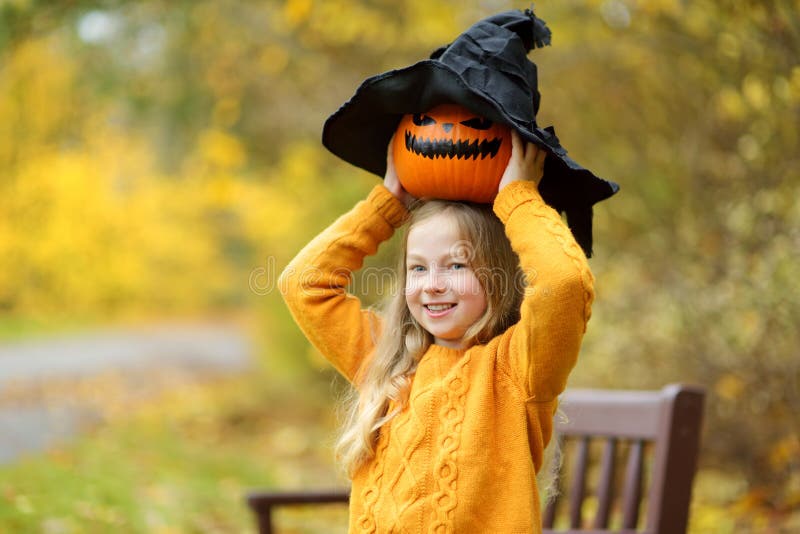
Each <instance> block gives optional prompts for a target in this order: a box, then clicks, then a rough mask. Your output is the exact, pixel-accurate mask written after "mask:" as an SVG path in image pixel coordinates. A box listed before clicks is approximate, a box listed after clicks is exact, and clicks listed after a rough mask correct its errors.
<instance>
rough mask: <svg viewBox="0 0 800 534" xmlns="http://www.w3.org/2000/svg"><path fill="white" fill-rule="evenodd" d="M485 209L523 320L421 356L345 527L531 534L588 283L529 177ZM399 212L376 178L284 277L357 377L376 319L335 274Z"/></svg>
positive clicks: (358, 259)
mask: <svg viewBox="0 0 800 534" xmlns="http://www.w3.org/2000/svg"><path fill="white" fill-rule="evenodd" d="M494 209H495V213H497V215H498V217H499V218H500V220H501V221H503V223H504V224H505V228H506V234H507V235H508V238H509V239H510V240H511V244H512V246H513V247H514V250H515V251H516V252H517V254H518V255H519V257H520V265H521V267H522V269H523V271H524V272H525V274H526V279H527V280H528V287H527V288H526V292H525V297H524V299H523V302H522V306H521V309H520V321H519V322H518V323H517V324H516V325H514V326H512V327H511V328H509V329H508V330H507V331H506V332H504V333H502V334H500V335H499V336H497V337H496V338H494V339H492V340H491V341H490V342H489V343H488V344H486V345H477V346H474V347H470V348H469V349H467V350H454V349H449V348H446V347H442V346H439V345H432V346H431V347H430V348H429V349H428V351H427V352H426V353H425V354H423V355H422V356H421V358H420V360H419V363H418V365H417V369H416V372H415V374H414V375H413V376H412V377H411V391H410V393H409V401H408V404H407V405H406V406H405V407H404V408H403V410H402V411H400V413H398V414H397V416H395V417H394V418H393V419H392V420H391V421H389V422H388V423H387V424H386V425H384V426H383V427H382V428H381V430H380V433H379V438H378V443H377V445H376V452H375V456H374V458H372V460H370V461H369V462H368V463H367V464H365V465H364V466H362V467H361V468H360V469H359V470H358V471H357V472H356V473H355V475H354V477H353V489H352V497H351V500H350V532H351V533H376V534H377V533H380V534H382V533H389V532H398V533H399V532H435V533H462V532H463V533H471V532H492V533H494V532H502V533H510V534H515V533H531V532H533V533H537V532H540V531H541V520H540V510H539V494H538V488H537V487H536V471H537V469H538V468H539V466H540V465H541V461H542V451H543V450H544V447H545V446H546V445H547V442H548V441H549V440H550V436H551V434H552V427H553V414H554V412H555V410H556V406H557V398H558V395H559V394H560V393H561V392H562V391H563V389H564V388H565V387H566V382H567V377H568V376H569V373H570V371H571V369H572V368H573V366H574V365H575V362H576V360H577V356H578V352H579V350H580V344H581V340H582V337H583V333H584V331H585V327H586V321H587V320H588V319H589V316H590V313H591V303H592V299H593V296H594V293H593V279H592V275H591V272H590V271H589V268H588V265H587V263H586V258H585V256H584V255H583V252H582V250H581V249H580V247H579V246H578V245H577V243H575V241H574V240H573V238H572V234H571V233H570V232H569V229H568V228H567V227H566V226H565V225H564V223H563V222H562V221H561V218H560V217H559V215H558V214H557V213H556V212H555V211H554V210H552V209H551V208H549V207H548V206H547V205H545V203H544V202H543V201H542V199H541V197H540V196H539V193H538V191H537V189H536V187H535V186H534V185H533V184H531V183H525V182H515V183H512V184H509V185H508V186H506V187H505V188H504V189H503V190H502V191H501V192H500V193H499V194H498V195H497V199H496V200H495V203H494ZM404 218H405V211H404V208H403V206H402V204H400V202H399V201H397V200H396V199H395V198H394V197H393V196H392V195H391V193H389V192H388V191H387V190H386V189H385V188H384V187H383V186H376V187H375V189H373V191H372V192H371V193H370V195H369V197H368V198H367V199H366V200H365V201H362V202H360V203H358V204H357V205H356V207H355V208H354V209H353V210H352V211H350V212H349V213H347V214H345V215H344V216H342V217H340V218H339V219H338V220H337V221H336V222H335V223H333V225H331V226H330V227H329V228H328V229H326V230H325V231H324V232H322V234H320V235H319V236H318V237H317V238H315V239H314V240H313V241H312V242H311V243H310V244H309V245H307V246H306V247H305V248H304V249H303V250H302V251H301V252H300V253H299V254H298V256H297V257H296V258H295V259H294V260H293V261H292V263H291V264H290V265H289V266H288V267H287V268H286V270H285V271H284V273H283V274H282V275H281V283H280V287H281V290H282V292H283V294H284V298H285V300H286V303H287V305H288V306H289V309H290V311H291V312H292V315H293V316H294V318H295V320H296V321H297V322H298V324H299V325H300V327H301V328H302V329H303V331H304V332H305V333H306V335H307V336H308V338H309V340H311V342H312V343H314V345H315V346H317V348H318V349H319V350H320V351H321V352H322V353H323V355H324V356H325V357H326V358H328V359H329V360H330V361H331V363H332V364H333V365H334V366H335V367H336V369H338V370H339V371H340V372H341V373H342V374H344V376H346V377H347V378H348V380H350V381H351V382H354V383H357V382H358V380H357V377H358V376H359V372H360V369H361V367H362V365H363V364H364V362H365V361H368V359H369V356H370V355H371V354H372V351H373V350H374V338H373V334H374V332H375V330H376V329H375V327H374V324H375V322H378V323H379V322H380V319H379V318H378V317H377V316H375V315H373V314H372V313H371V312H368V311H364V310H362V309H361V304H360V302H359V301H358V299H356V298H355V297H353V296H351V295H348V294H347V293H346V291H345V286H346V284H347V283H349V276H344V275H343V274H342V273H351V272H353V271H355V270H356V269H358V268H360V266H361V265H362V263H363V260H364V257H365V256H366V255H368V254H372V253H374V252H375V251H376V250H377V248H378V246H379V244H380V243H381V242H382V241H384V240H386V239H388V238H389V237H390V236H391V234H392V232H393V230H394V228H396V227H397V226H398V225H399V224H401V223H402V221H403V219H404ZM307 272H313V273H314V274H315V275H314V276H302V273H307ZM378 328H380V325H379V324H378Z"/></svg>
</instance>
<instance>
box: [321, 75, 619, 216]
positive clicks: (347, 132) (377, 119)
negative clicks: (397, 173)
mask: <svg viewBox="0 0 800 534" xmlns="http://www.w3.org/2000/svg"><path fill="white" fill-rule="evenodd" d="M490 94H491V93H489V94H487V93H483V92H478V91H475V90H473V89H472V88H470V87H469V86H468V85H467V84H466V83H465V82H464V80H463V79H462V78H461V76H459V74H458V73H456V72H455V71H454V70H452V69H451V68H450V67H448V66H447V65H445V64H443V63H441V62H439V61H436V60H424V61H420V62H419V63H416V64H414V65H411V66H410V67H407V68H404V69H400V70H393V71H389V72H385V73H383V74H379V75H377V76H373V77H371V78H368V79H367V80H365V81H364V82H363V83H362V84H361V86H360V87H359V88H358V89H357V90H356V92H355V94H354V95H353V97H352V98H351V99H350V100H348V101H347V102H345V104H344V105H342V107H341V108H339V110H338V111H336V112H335V113H334V114H333V115H331V116H330V117H329V118H328V120H327V121H326V122H325V125H324V127H323V130H322V143H323V145H325V147H326V148H328V150H330V151H331V152H333V153H334V154H335V155H337V156H339V157H340V158H342V159H344V160H345V161H347V162H349V163H351V164H353V165H355V166H356V167H360V168H362V169H364V170H367V171H369V172H371V173H373V174H376V175H378V176H380V177H383V176H384V175H385V173H386V150H387V146H388V144H389V141H390V140H391V138H392V135H393V134H394V132H395V130H396V129H397V125H398V123H399V122H400V119H401V118H402V116H403V115H405V114H407V113H419V112H422V111H426V110H428V109H431V108H433V107H435V106H438V105H439V104H444V103H455V104H459V105H461V106H464V107H466V108H467V109H470V110H472V111H473V112H474V113H476V114H478V115H482V116H484V117H486V118H488V119H491V120H492V121H495V122H498V123H501V124H505V125H507V126H509V127H511V128H513V129H514V130H516V131H517V132H519V133H520V135H521V136H522V137H523V139H525V140H527V141H530V142H532V143H535V144H537V145H539V146H541V147H543V148H544V149H545V150H547V152H548V153H549V155H548V157H547V159H546V160H545V173H544V178H543V179H542V182H541V183H540V185H539V191H540V193H541V194H542V198H543V199H544V200H545V202H547V203H548V204H550V205H551V206H553V207H554V208H556V209H557V210H559V211H570V210H572V209H575V208H587V207H591V206H592V205H593V204H595V203H596V202H599V201H601V200H604V199H606V198H608V197H610V196H611V195H613V194H614V193H616V192H617V190H618V189H619V187H618V186H617V184H615V183H614V182H610V181H607V180H604V179H602V178H599V177H597V176H595V175H594V174H593V173H592V172H591V171H589V170H588V169H585V168H584V167H582V166H581V165H579V164H578V163H576V162H575V161H573V160H572V159H571V158H569V157H568V156H567V151H566V150H565V149H564V148H563V147H562V146H561V144H560V142H559V141H558V138H557V137H556V136H555V133H554V132H553V131H552V130H551V129H547V130H545V129H542V128H538V127H537V126H536V125H535V121H531V123H530V124H522V123H520V121H519V120H515V119H514V118H513V117H511V116H510V115H509V114H508V113H506V112H505V110H504V109H503V106H502V105H500V104H499V103H498V102H497V101H495V100H493V99H492V98H491V96H490Z"/></svg>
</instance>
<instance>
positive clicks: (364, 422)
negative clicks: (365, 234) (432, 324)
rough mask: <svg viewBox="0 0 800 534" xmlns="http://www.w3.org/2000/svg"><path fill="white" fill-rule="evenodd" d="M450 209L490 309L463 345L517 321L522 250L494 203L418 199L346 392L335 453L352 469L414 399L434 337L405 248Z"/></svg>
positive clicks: (491, 335) (488, 337) (484, 340)
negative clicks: (414, 301) (409, 275)
mask: <svg viewBox="0 0 800 534" xmlns="http://www.w3.org/2000/svg"><path fill="white" fill-rule="evenodd" d="M438 215H446V216H448V217H452V219H453V221H455V223H456V225H457V228H458V229H459V232H460V234H461V235H460V237H461V240H460V241H459V242H458V244H457V246H459V247H460V249H459V250H458V251H454V252H455V253H456V254H457V255H459V256H464V257H466V258H467V260H468V263H469V265H470V267H471V268H472V270H473V272H475V274H476V276H477V278H478V280H479V281H480V284H481V287H482V289H483V291H484V292H485V293H486V302H487V306H486V311H485V312H484V314H483V315H482V316H481V317H480V318H479V319H478V320H477V321H476V322H475V324H473V325H472V326H471V327H470V328H468V329H467V331H466V333H465V335H464V340H465V344H464V346H465V347H470V346H473V345H476V344H484V343H487V342H488V341H489V340H491V339H492V338H494V337H495V336H497V335H499V334H501V333H502V332H504V331H505V330H506V329H507V328H508V327H510V326H511V325H513V324H515V323H516V322H517V321H519V313H520V304H521V302H522V295H523V292H524V277H523V274H522V271H521V269H520V267H519V258H518V257H517V255H516V253H515V252H514V251H513V250H512V248H511V243H510V242H509V241H508V238H507V237H506V235H505V228H504V227H503V224H502V222H501V221H500V220H499V219H498V218H497V216H495V214H494V213H493V212H492V209H491V207H490V206H487V205H479V204H468V203H463V202H448V201H442V200H428V201H420V202H419V203H418V204H417V205H416V206H415V207H414V208H413V209H412V212H411V215H410V217H409V220H408V224H407V225H406V227H405V232H404V235H403V239H402V245H401V247H402V248H401V250H402V252H401V254H400V257H399V262H398V268H397V277H396V283H397V287H395V288H394V290H393V291H392V296H391V297H390V298H389V299H388V300H387V301H386V302H385V303H384V306H383V312H382V313H381V316H382V324H381V326H380V331H378V332H375V333H374V334H375V335H376V338H377V339H376V348H375V352H374V354H373V355H372V356H371V357H370V358H368V360H367V361H366V363H365V366H364V367H363V368H362V369H361V371H360V373H359V376H358V377H357V379H356V383H355V387H354V388H353V389H352V391H351V395H350V396H349V397H348V398H347V399H345V417H344V425H343V428H342V432H341V434H340V436H339V440H338V442H337V445H336V453H337V458H338V460H339V463H340V465H341V466H342V468H344V470H345V471H346V472H347V474H348V475H349V476H350V477H352V476H354V475H355V473H356V472H357V471H358V469H359V468H360V467H361V466H363V465H364V464H365V463H366V462H368V461H369V460H370V459H371V458H372V457H373V456H374V455H375V445H376V443H377V440H378V434H379V431H380V428H381V427H382V426H383V425H385V424H386V423H387V422H389V421H390V420H391V419H392V418H393V417H394V416H395V415H397V414H398V413H400V412H401V411H402V410H403V408H404V407H405V405H406V403H407V402H408V394H409V391H410V386H411V378H410V377H411V375H412V374H413V373H414V372H415V370H416V368H417V363H418V361H419V359H420V358H421V357H422V355H423V354H425V351H426V350H427V349H428V347H429V346H430V345H431V344H432V343H433V336H432V335H431V334H430V333H429V332H427V331H426V330H425V329H424V328H423V327H422V326H421V325H420V324H419V323H418V322H417V321H416V320H415V319H414V317H413V316H412V315H411V312H410V311H409V309H408V305H407V304H406V293H405V287H406V253H407V249H408V233H409V231H410V229H411V228H413V227H414V225H415V224H418V223H420V222H422V221H424V220H427V219H429V218H431V217H433V216H438Z"/></svg>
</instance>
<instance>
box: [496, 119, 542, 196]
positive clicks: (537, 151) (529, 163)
mask: <svg viewBox="0 0 800 534" xmlns="http://www.w3.org/2000/svg"><path fill="white" fill-rule="evenodd" d="M545 156H547V152H545V151H544V149H542V148H539V147H538V146H536V145H535V144H533V143H526V142H524V141H523V140H522V138H521V137H520V136H519V134H518V133H517V132H515V131H512V132H511V159H509V160H508V166H507V167H506V170H505V172H504V173H503V177H502V178H501V179H500V184H499V185H498V187H497V191H498V192H499V191H501V190H502V189H503V188H504V187H505V186H507V185H508V184H510V183H511V182H515V181H517V180H528V181H531V182H533V183H535V184H536V185H537V186H538V185H539V182H540V181H541V180H542V175H543V174H544V158H545Z"/></svg>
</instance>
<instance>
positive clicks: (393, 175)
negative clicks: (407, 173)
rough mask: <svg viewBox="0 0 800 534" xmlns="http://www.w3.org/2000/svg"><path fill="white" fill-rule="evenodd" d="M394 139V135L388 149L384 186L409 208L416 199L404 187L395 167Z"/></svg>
mask: <svg viewBox="0 0 800 534" xmlns="http://www.w3.org/2000/svg"><path fill="white" fill-rule="evenodd" d="M393 140H394V136H392V139H390V140H389V147H388V149H387V151H386V176H384V177H383V186H384V187H385V188H386V189H388V190H389V192H390V193H391V194H393V195H394V196H395V198H396V199H397V200H399V201H400V202H402V203H403V205H404V206H405V207H406V208H408V207H410V206H411V204H412V203H413V202H414V201H415V200H416V199H415V198H414V197H413V196H411V193H409V192H408V191H406V190H405V189H403V185H402V184H401V183H400V179H399V178H398V177H397V171H396V170H395V168H394V157H393V156H392V142H393Z"/></svg>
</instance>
